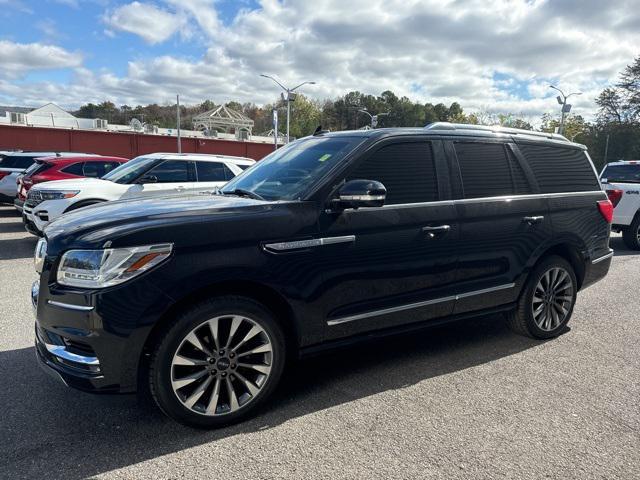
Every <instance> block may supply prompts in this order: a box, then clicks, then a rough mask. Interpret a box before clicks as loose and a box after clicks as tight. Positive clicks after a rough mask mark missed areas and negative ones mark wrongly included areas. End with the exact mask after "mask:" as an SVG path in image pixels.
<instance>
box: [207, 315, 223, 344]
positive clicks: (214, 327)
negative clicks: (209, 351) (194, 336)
mask: <svg viewBox="0 0 640 480" xmlns="http://www.w3.org/2000/svg"><path fill="white" fill-rule="evenodd" d="M207 323H208V324H209V331H210V332H211V340H212V341H213V348H214V349H215V350H218V349H219V348H220V340H219V339H218V326H219V322H218V319H217V318H213V319H211V320H209V321H208V322H207Z"/></svg>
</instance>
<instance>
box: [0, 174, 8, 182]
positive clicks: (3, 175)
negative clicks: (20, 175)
mask: <svg viewBox="0 0 640 480" xmlns="http://www.w3.org/2000/svg"><path fill="white" fill-rule="evenodd" d="M7 175H9V172H0V180H2V179H3V178H4V177H6V176H7Z"/></svg>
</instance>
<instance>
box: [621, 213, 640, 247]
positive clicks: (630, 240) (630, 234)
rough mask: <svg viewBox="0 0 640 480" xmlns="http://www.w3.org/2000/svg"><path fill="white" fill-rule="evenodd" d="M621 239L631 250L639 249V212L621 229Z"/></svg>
mask: <svg viewBox="0 0 640 480" xmlns="http://www.w3.org/2000/svg"><path fill="white" fill-rule="evenodd" d="M622 240H624V244H625V245H626V246H627V247H629V248H631V249H632V250H640V214H638V215H636V218H634V219H633V222H631V225H629V226H628V227H627V228H625V229H624V230H622Z"/></svg>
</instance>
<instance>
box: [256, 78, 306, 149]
mask: <svg viewBox="0 0 640 480" xmlns="http://www.w3.org/2000/svg"><path fill="white" fill-rule="evenodd" d="M260 76H261V77H264V78H270V79H271V80H273V81H274V82H275V83H277V84H278V86H279V87H280V88H282V90H284V93H282V95H281V96H282V101H284V102H287V143H289V119H290V117H291V102H294V101H295V100H296V97H297V95H298V94H297V93H294V91H295V90H297V89H298V88H300V87H302V86H303V85H315V84H316V82H302V83H301V84H300V85H297V86H295V87H293V88H287V87H285V86H284V85H282V84H281V83H280V82H279V81H278V80H276V79H275V78H273V77H272V76H270V75H265V74H260ZM285 93H286V94H287V95H286V96H285Z"/></svg>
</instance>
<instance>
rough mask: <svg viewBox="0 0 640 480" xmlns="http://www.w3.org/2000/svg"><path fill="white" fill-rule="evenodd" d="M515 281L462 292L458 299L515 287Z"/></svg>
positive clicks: (457, 296)
mask: <svg viewBox="0 0 640 480" xmlns="http://www.w3.org/2000/svg"><path fill="white" fill-rule="evenodd" d="M515 286H516V284H515V283H505V284H504V285H498V286H497V287H490V288H483V289H482V290H474V291H473V292H466V293H460V294H458V295H456V300H460V299H461V298H467V297H475V296H476V295H482V294H483V293H490V292H497V291H499V290H507V289H509V288H513V287H515Z"/></svg>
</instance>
